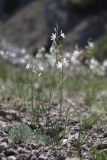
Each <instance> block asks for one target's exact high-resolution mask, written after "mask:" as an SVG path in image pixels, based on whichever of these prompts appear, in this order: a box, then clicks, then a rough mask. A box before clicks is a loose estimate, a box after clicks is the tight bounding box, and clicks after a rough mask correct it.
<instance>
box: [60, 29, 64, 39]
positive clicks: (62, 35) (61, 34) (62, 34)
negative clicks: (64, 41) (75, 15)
mask: <svg viewBox="0 0 107 160" xmlns="http://www.w3.org/2000/svg"><path fill="white" fill-rule="evenodd" d="M60 36H61V37H62V38H65V34H64V33H63V32H62V30H61V33H60Z"/></svg>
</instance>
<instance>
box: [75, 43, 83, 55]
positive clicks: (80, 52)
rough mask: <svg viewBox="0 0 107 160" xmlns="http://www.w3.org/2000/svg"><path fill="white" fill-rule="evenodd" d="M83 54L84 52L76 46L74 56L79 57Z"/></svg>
mask: <svg viewBox="0 0 107 160" xmlns="http://www.w3.org/2000/svg"><path fill="white" fill-rule="evenodd" d="M82 53H83V51H82V50H80V51H79V49H78V46H77V45H76V47H75V50H74V52H73V56H75V57H78V56H80V55H81V54H82Z"/></svg>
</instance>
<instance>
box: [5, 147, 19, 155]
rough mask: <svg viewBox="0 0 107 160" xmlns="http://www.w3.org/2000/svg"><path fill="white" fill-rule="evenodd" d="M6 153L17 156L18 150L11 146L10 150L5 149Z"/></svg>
mask: <svg viewBox="0 0 107 160" xmlns="http://www.w3.org/2000/svg"><path fill="white" fill-rule="evenodd" d="M4 154H5V156H6V157H9V156H15V155H17V150H15V149H13V148H10V149H8V150H5V151H4Z"/></svg>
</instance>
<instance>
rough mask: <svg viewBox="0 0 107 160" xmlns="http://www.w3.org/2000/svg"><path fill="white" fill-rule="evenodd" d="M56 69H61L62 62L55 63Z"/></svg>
mask: <svg viewBox="0 0 107 160" xmlns="http://www.w3.org/2000/svg"><path fill="white" fill-rule="evenodd" d="M56 66H57V68H58V69H62V67H63V63H62V62H60V61H58V63H57V65H56Z"/></svg>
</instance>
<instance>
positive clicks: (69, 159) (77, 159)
mask: <svg viewBox="0 0 107 160" xmlns="http://www.w3.org/2000/svg"><path fill="white" fill-rule="evenodd" d="M66 160H80V158H66Z"/></svg>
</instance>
